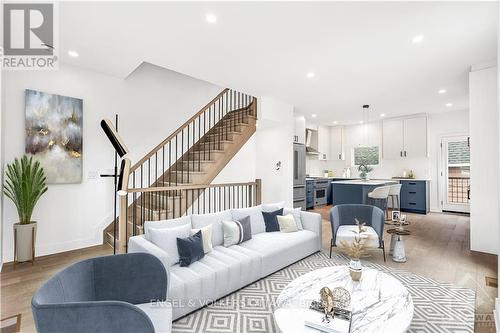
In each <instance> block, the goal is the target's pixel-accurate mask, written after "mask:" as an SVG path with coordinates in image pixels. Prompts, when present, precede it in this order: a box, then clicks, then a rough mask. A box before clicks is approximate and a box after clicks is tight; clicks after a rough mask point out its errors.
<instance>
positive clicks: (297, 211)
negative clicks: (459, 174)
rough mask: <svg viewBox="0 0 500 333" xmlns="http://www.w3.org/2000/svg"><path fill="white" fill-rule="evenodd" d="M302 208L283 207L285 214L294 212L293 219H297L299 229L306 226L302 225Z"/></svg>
mask: <svg viewBox="0 0 500 333" xmlns="http://www.w3.org/2000/svg"><path fill="white" fill-rule="evenodd" d="M300 212H301V209H300V208H285V209H283V215H288V214H292V215H293V219H294V220H295V223H296V224H297V229H299V230H304V227H303V226H302V219H301V217H300Z"/></svg>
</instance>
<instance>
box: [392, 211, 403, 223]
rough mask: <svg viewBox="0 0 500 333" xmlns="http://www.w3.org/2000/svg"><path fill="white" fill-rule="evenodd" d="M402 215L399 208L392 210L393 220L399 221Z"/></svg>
mask: <svg viewBox="0 0 500 333" xmlns="http://www.w3.org/2000/svg"><path fill="white" fill-rule="evenodd" d="M400 215H401V213H400V212H399V210H393V211H392V221H394V222H399V217H400Z"/></svg>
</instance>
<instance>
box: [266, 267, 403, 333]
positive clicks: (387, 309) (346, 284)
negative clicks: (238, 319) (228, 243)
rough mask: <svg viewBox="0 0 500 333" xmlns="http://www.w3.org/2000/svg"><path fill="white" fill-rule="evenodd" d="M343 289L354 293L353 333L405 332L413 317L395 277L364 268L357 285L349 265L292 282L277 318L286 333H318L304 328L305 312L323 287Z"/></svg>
mask: <svg viewBox="0 0 500 333" xmlns="http://www.w3.org/2000/svg"><path fill="white" fill-rule="evenodd" d="M325 286H327V287H329V288H330V289H333V288H336V287H343V288H345V289H347V290H348V291H349V292H350V293H351V308H352V322H351V333H371V332H373V333H376V332H391V333H399V332H406V331H407V330H408V329H409V327H410V324H411V320H412V318H413V301H412V298H411V296H410V294H409V292H408V290H407V289H406V288H405V287H404V286H403V285H402V284H401V282H399V281H398V280H397V279H395V278H394V277H392V276H390V275H388V274H386V273H382V272H380V271H378V270H375V269H372V268H363V276H362V278H361V281H359V282H354V281H352V280H351V277H350V275H349V269H348V267H347V266H334V267H327V268H321V269H317V270H314V271H312V272H310V273H307V274H304V275H302V276H300V277H299V278H297V279H295V280H293V281H292V282H291V283H290V284H289V285H288V286H287V287H286V288H285V289H283V291H282V292H281V294H280V295H279V296H278V299H277V302H276V303H277V309H276V311H275V312H274V318H275V320H276V323H277V325H278V327H279V328H280V329H281V331H282V332H283V333H292V332H301V333H302V332H315V333H318V332H319V331H317V330H315V329H313V328H310V327H307V326H305V325H304V315H305V313H306V312H305V311H313V310H309V305H310V303H311V301H313V300H319V290H320V289H321V288H322V287H325Z"/></svg>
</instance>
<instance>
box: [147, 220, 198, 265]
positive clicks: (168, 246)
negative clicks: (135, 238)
mask: <svg viewBox="0 0 500 333" xmlns="http://www.w3.org/2000/svg"><path fill="white" fill-rule="evenodd" d="M190 232H191V225H189V224H186V225H181V226H178V227H175V228H162V229H157V228H152V229H151V230H149V234H150V237H151V242H152V243H153V244H155V245H156V246H158V247H159V248H160V249H162V250H163V251H165V252H167V254H168V261H169V264H170V266H173V265H175V264H177V263H178V262H179V251H177V238H186V237H189V233H190Z"/></svg>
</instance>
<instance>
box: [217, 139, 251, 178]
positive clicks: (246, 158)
mask: <svg viewBox="0 0 500 333" xmlns="http://www.w3.org/2000/svg"><path fill="white" fill-rule="evenodd" d="M256 137H257V133H254V134H253V135H252V136H251V137H250V139H248V141H247V142H246V143H245V144H244V145H243V147H241V149H240V150H239V151H238V152H237V153H236V155H234V157H233V158H232V159H231V161H229V163H228V164H226V166H225V167H224V169H222V171H221V172H220V173H219V174H218V175H217V176H216V177H215V179H214V180H213V181H212V184H224V183H230V182H231V183H246V182H251V181H254V180H255V179H256V173H257V171H256V168H257V164H256V158H255V156H256V154H257V142H256V141H257V140H256Z"/></svg>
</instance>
